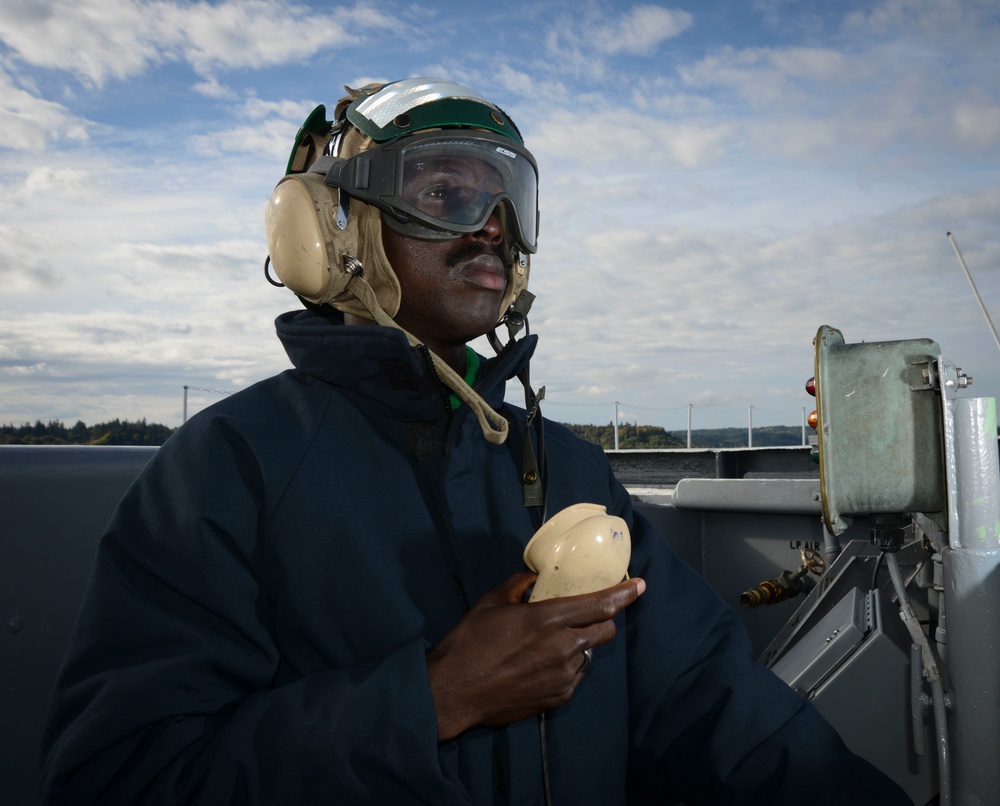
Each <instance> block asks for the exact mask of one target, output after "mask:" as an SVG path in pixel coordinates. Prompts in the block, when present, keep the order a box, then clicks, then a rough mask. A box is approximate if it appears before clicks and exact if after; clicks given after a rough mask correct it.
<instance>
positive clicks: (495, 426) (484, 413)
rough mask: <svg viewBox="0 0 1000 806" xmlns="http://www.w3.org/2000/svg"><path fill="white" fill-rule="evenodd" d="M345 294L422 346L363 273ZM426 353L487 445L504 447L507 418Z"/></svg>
mask: <svg viewBox="0 0 1000 806" xmlns="http://www.w3.org/2000/svg"><path fill="white" fill-rule="evenodd" d="M346 290H348V291H350V292H351V293H353V294H354V296H355V297H356V298H357V299H358V300H359V301H360V302H361V304H362V305H364V306H365V308H366V309H367V310H368V312H369V313H370V314H371V315H372V319H374V320H375V322H376V323H377V324H380V325H385V326H386V327H393V328H395V329H396V330H400V331H402V332H403V333H404V335H405V336H406V340H407V341H408V342H409V343H410V345H411V346H412V347H418V346H421V345H423V342H422V341H420V339H418V338H416V337H415V336H414V335H412V334H411V333H409V332H408V331H407V330H405V329H404V328H402V327H400V326H399V325H398V324H396V322H395V321H394V320H393V319H392V317H390V316H389V314H387V313H386V312H385V311H384V310H382V306H381V305H379V304H378V300H377V299H376V297H375V291H374V290H373V289H372V287H371V286H370V285H368V283H367V282H366V281H365V279H364V278H363V277H362V276H361V274H360V273H356V274H353V275H352V276H351V279H350V280H349V281H348V284H347V289H346ZM427 352H428V354H429V355H430V357H431V363H432V364H433V365H434V369H435V370H437V373H438V376H439V377H440V378H441V381H442V382H443V383H444V385H445V386H447V387H448V388H449V389H451V391H453V392H454V393H455V394H456V395H458V397H459V399H460V400H462V402H464V403H466V404H467V405H468V406H469V408H470V409H472V412H473V414H475V415H476V419H477V420H478V421H479V427H480V428H481V429H482V432H483V436H484V437H485V438H486V441H487V442H490V443H492V444H494V445H502V444H503V443H504V442H505V441H506V440H507V431H508V427H509V426H508V423H507V420H506V418H504V417H503V416H501V415H500V414H498V413H497V412H495V411H494V410H493V409H491V408H490V406H489V404H488V403H487V402H486V401H485V400H483V398H482V397H480V396H479V395H478V394H476V392H475V391H473V389H472V387H471V386H469V384H467V383H466V382H465V378H463V377H462V376H460V375H459V374H458V373H457V372H455V370H453V369H452V368H451V367H449V366H448V364H446V363H445V361H444V360H443V359H442V358H441V357H439V356H438V355H437V354H436V353H434V352H432V351H431V350H428V351H427Z"/></svg>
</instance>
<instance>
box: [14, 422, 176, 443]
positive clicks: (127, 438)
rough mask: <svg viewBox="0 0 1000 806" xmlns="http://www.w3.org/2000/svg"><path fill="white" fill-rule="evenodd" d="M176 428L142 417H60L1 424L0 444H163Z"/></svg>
mask: <svg viewBox="0 0 1000 806" xmlns="http://www.w3.org/2000/svg"><path fill="white" fill-rule="evenodd" d="M176 430H177V429H176V428H168V427H167V426H165V425H160V424H159V423H147V422H146V418H145V417H143V418H142V419H141V420H135V421H132V420H118V419H115V420H111V421H110V422H107V423H97V424H96V425H90V426H88V425H87V424H86V423H84V422H83V420H77V421H76V423H75V424H74V425H72V426H70V427H67V426H66V425H64V424H63V423H62V421H60V420H49V422H47V423H43V422H42V421H41V420H35V424H34V425H31V424H29V423H24V424H23V425H0V445H162V444H163V443H164V442H166V439H167V437H169V436H170V435H171V434H172V433H174V431H176Z"/></svg>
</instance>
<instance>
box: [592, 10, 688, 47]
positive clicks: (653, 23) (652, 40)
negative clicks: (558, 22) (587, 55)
mask: <svg viewBox="0 0 1000 806" xmlns="http://www.w3.org/2000/svg"><path fill="white" fill-rule="evenodd" d="M692 25H694V17H692V16H691V14H689V13H688V12H686V11H672V10H671V9H669V8H662V7H660V6H650V5H640V6H635V7H634V8H632V9H631V10H629V11H628V12H627V13H626V14H624V15H623V16H621V17H620V18H618V19H616V20H613V21H612V22H611V24H610V25H608V27H607V28H605V29H604V30H596V31H594V32H593V33H592V35H591V36H590V41H591V43H592V44H593V45H594V46H595V47H597V48H598V49H599V50H601V51H603V52H605V53H631V54H637V55H641V56H647V55H649V54H650V53H652V52H653V51H654V50H655V49H656V48H657V47H658V46H659V45H661V44H662V43H663V42H665V41H666V40H668V39H673V38H674V37H676V36H679V35H680V34H682V33H683V32H684V31H686V30H687V29H688V28H690V27H691V26H692Z"/></svg>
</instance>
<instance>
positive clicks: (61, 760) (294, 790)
mask: <svg viewBox="0 0 1000 806" xmlns="http://www.w3.org/2000/svg"><path fill="white" fill-rule="evenodd" d="M321 152H328V153H322V154H321ZM536 202H537V170H536V166H535V163H534V159H533V158H532V157H531V155H530V153H529V152H528V151H527V150H526V149H525V148H524V146H523V143H522V142H521V137H520V134H519V133H518V131H517V129H516V128H515V127H514V125H513V123H512V121H510V119H509V117H508V116H507V115H506V114H505V113H504V112H503V111H502V110H500V109H499V108H498V107H496V106H494V105H493V104H490V103H489V102H488V101H486V100H485V99H483V98H482V97H481V96H479V95H478V94H477V93H475V92H473V91H472V90H469V89H467V88H465V87H460V86H458V85H455V84H452V83H450V82H445V81H436V80H429V79H411V80H408V81H402V82H397V83H394V84H390V85H387V86H385V87H369V88H365V90H363V91H360V92H353V93H352V94H351V95H350V96H349V97H348V98H345V99H343V101H342V102H341V103H340V104H338V107H337V109H336V111H335V115H334V121H332V122H327V121H326V120H325V109H323V108H322V107H321V108H320V109H318V110H317V111H316V113H314V114H313V115H312V116H311V117H310V118H309V120H307V122H306V124H305V125H304V126H303V130H302V131H301V132H300V136H299V139H298V140H297V143H296V146H295V148H294V149H293V154H292V158H291V161H290V166H289V175H288V176H287V177H286V179H285V180H283V181H282V182H281V183H279V185H278V188H276V190H275V193H274V195H273V196H272V200H271V203H270V206H269V211H268V217H267V225H268V241H269V245H270V248H271V257H272V259H273V261H274V268H275V270H276V272H277V273H278V275H279V276H280V277H281V278H282V280H283V281H284V283H285V284H286V285H288V286H289V287H290V288H292V290H294V291H296V293H298V294H299V295H300V297H302V298H303V299H304V300H305V301H306V304H307V307H308V309H309V310H307V311H299V312H296V313H291V314H285V315H283V316H281V317H279V319H278V323H277V326H278V333H279V336H280V338H281V339H282V341H283V343H284V345H285V347H286V350H287V351H288V353H289V356H290V358H291V359H292V362H293V364H294V365H295V369H294V370H291V371H288V372H285V373H282V374H281V375H279V376H277V377H275V378H271V379H269V380H266V381H263V382H262V383H260V384H257V385H256V386H254V387H252V388H250V389H248V390H246V391H245V392H243V393H240V394H237V395H233V396H232V397H230V398H227V399H226V400H224V401H222V402H220V403H219V404H217V405H216V406H214V407H212V408H211V409H209V410H207V411H205V412H203V413H202V414H200V415H199V416H197V417H195V418H193V419H192V420H191V421H190V422H189V423H188V424H187V425H185V426H184V428H182V429H180V431H179V432H178V433H177V434H176V435H175V436H174V437H173V438H171V439H170V440H169V441H168V442H167V444H165V445H164V446H163V448H162V449H161V450H160V451H159V452H158V453H157V456H156V457H155V458H154V460H153V461H152V462H151V463H150V465H149V466H148V468H147V469H146V470H145V471H144V472H143V474H142V475H141V476H140V478H139V479H138V481H137V482H136V484H135V485H133V487H132V488H131V490H130V491H129V492H128V494H127V495H126V497H125V499H124V500H123V501H122V503H121V505H120V507H119V510H118V512H117V513H116V515H115V517H114V519H113V521H112V523H111V524H110V526H109V529H108V532H107V534H106V535H105V537H104V539H103V541H102V544H101V547H100V550H99V555H98V558H97V562H96V566H95V570H94V575H93V578H92V581H91V584H90V587H89V589H88V593H87V597H86V601H85V603H84V606H83V609H82V612H81V616H80V620H79V623H78V625H77V629H76V632H75V637H74V639H73V641H72V644H71V646H70V648H69V650H68V653H67V657H66V660H65V663H64V667H63V669H62V671H61V674H60V678H59V683H58V690H57V693H56V695H55V699H54V702H53V707H52V713H51V717H50V724H49V728H48V731H47V735H46V742H45V745H46V746H45V752H46V754H47V759H46V762H45V767H44V773H43V774H44V778H45V780H44V793H45V798H46V800H47V801H48V802H52V803H57V802H66V803H84V802H91V801H94V800H101V801H106V802H111V803H138V802H164V803H166V802H169V803H175V802H199V803H211V804H218V803H228V802H233V803H262V804H271V803H318V802H327V801H333V802H346V803H406V802H423V803H513V804H521V803H546V802H552V803H600V804H606V803H620V802H625V801H626V800H628V801H629V802H654V801H655V802H660V803H673V802H676V801H679V800H693V801H697V802H702V803H712V804H717V803H764V802H767V803H772V804H773V803H786V804H790V803H801V802H803V801H806V800H808V801H812V802H818V803H848V802H849V803H864V802H878V803H906V802H908V801H907V800H906V798H905V796H904V795H903V794H902V793H901V791H900V790H899V789H898V788H896V787H895V785H894V784H892V782H890V781H888V780H887V779H885V778H884V777H883V776H882V775H881V774H880V773H878V772H877V771H876V770H874V769H873V768H872V767H871V766H870V765H868V764H867V763H866V762H864V761H863V760H861V759H859V758H857V757H855V756H853V755H851V754H850V753H849V752H848V751H847V750H846V749H845V748H844V746H843V744H842V743H841V742H840V740H839V738H838V737H837V736H836V734H835V733H834V732H833V731H832V729H831V728H830V727H829V726H828V725H827V724H826V723H825V722H824V721H823V720H822V719H821V718H820V717H819V716H818V715H817V713H816V712H815V710H814V709H813V708H812V707H811V706H809V705H808V704H807V703H805V702H803V701H802V700H801V699H800V698H798V697H797V696H796V695H794V694H793V693H792V692H791V691H790V690H789V689H788V688H787V687H786V686H785V685H784V684H783V683H781V682H780V681H778V680H777V679H776V678H775V677H774V676H773V675H771V673H770V672H768V671H767V670H765V669H763V668H762V667H760V666H759V665H757V664H755V663H753V662H752V661H751V660H750V659H749V653H748V643H747V641H746V638H745V636H744V635H743V633H742V630H741V628H740V627H739V625H738V622H737V620H736V618H735V616H734V615H733V614H732V612H731V611H730V610H729V609H728V608H727V607H726V606H725V605H723V604H722V603H721V602H720V601H719V600H718V599H717V597H715V596H714V594H713V593H712V592H711V590H710V589H709V588H708V586H707V585H706V584H705V582H704V581H703V580H702V579H701V577H699V576H698V575H697V574H696V573H694V572H693V571H692V570H691V569H689V568H688V567H687V566H685V565H684V564H683V563H681V562H680V561H679V560H678V559H677V558H676V557H675V556H674V554H673V553H672V552H671V551H670V549H669V548H668V546H667V545H666V543H665V542H664V541H663V539H662V538H661V537H660V536H659V535H658V534H656V532H655V531H654V530H653V529H652V527H651V526H650V525H649V523H648V522H647V521H645V520H644V519H643V518H642V517H641V516H639V515H637V514H634V513H633V512H632V510H631V506H630V503H629V496H628V494H627V493H626V492H625V490H624V489H623V488H622V487H621V485H620V484H618V483H617V481H616V480H615V479H614V477H613V475H612V473H611V471H610V468H609V466H608V464H607V461H606V460H605V458H604V455H603V453H602V452H601V451H600V450H599V449H598V448H596V447H595V446H593V445H589V444H587V443H585V442H582V441H581V440H579V439H576V438H575V437H573V436H572V435H571V434H570V433H569V432H568V431H567V430H566V429H565V428H562V427H560V426H558V425H557V424H554V423H551V422H547V421H546V422H544V431H543V428H542V420H541V418H540V417H539V416H538V415H537V404H538V397H537V396H536V395H535V394H534V393H533V391H532V390H531V386H530V382H529V378H528V373H527V364H528V360H529V358H530V356H531V353H532V352H533V350H534V348H535V341H536V339H535V337H534V336H526V337H523V338H519V339H515V338H514V334H515V333H516V332H518V331H519V329H520V325H521V324H522V322H523V315H524V312H525V310H526V307H527V300H528V299H529V297H530V295H528V294H527V292H526V285H527V277H528V257H527V256H528V254H529V253H532V252H534V250H535V248H536V236H537V221H538V218H537V212H536V208H535V205H536ZM498 320H503V321H505V322H506V323H507V324H508V326H509V331H510V333H511V338H510V341H509V342H508V343H507V344H506V345H505V346H502V345H500V343H499V341H497V342H496V346H497V347H498V349H499V351H498V355H497V356H496V357H495V358H492V359H490V360H486V359H484V358H481V357H480V356H478V355H476V354H475V353H474V352H472V351H471V350H470V349H468V348H467V347H466V343H467V342H468V341H469V340H471V339H473V338H475V337H478V336H480V335H483V334H485V333H492V331H493V329H494V327H495V326H496V325H497V322H498ZM513 377H519V378H520V379H521V380H522V382H523V384H524V386H525V390H526V401H527V406H526V409H527V411H526V410H522V409H518V408H515V407H513V406H510V405H508V404H506V403H504V402H503V397H504V388H505V384H506V381H507V380H508V379H510V378H513ZM581 502H589V503H594V504H599V505H603V506H605V507H606V508H607V509H608V511H609V512H611V513H614V514H616V515H619V516H621V517H622V518H623V519H625V521H626V522H627V524H628V526H629V529H630V531H631V540H632V556H631V563H630V566H629V569H630V576H631V578H630V579H627V580H626V581H623V582H621V583H619V584H618V585H615V586H613V587H611V588H608V589H606V590H602V591H598V592H596V593H593V594H586V595H581V596H573V597H567V598H563V599H552V600H548V601H544V602H531V603H527V602H525V601H524V600H525V597H526V594H527V592H528V589H529V587H530V586H531V584H532V582H533V580H534V578H535V577H534V575H533V574H530V573H527V572H526V571H525V566H524V562H523V559H522V555H523V552H524V548H525V545H526V543H527V541H528V540H529V539H530V538H531V536H532V534H533V533H534V532H535V531H536V530H537V529H538V527H539V526H540V525H541V524H542V522H543V521H544V520H545V519H546V518H547V517H548V516H551V515H552V514H554V513H556V512H559V511H560V510H562V509H564V508H565V507H567V506H569V505H572V504H577V503H581Z"/></svg>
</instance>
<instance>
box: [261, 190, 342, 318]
mask: <svg viewBox="0 0 1000 806" xmlns="http://www.w3.org/2000/svg"><path fill="white" fill-rule="evenodd" d="M335 192H336V191H334V190H333V189H332V188H329V187H327V186H326V185H325V184H324V183H323V176H322V175H321V174H315V173H302V174H292V175H290V176H286V177H284V178H283V179H282V180H281V181H280V182H278V185H277V187H275V189H274V192H273V193H272V194H271V198H270V199H269V200H268V203H267V209H266V210H265V212H264V230H265V232H266V234H267V247H268V249H269V250H270V254H271V265H272V266H273V267H274V271H275V274H277V275H278V278H279V279H280V280H281V282H283V283H284V284H285V286H287V287H288V288H289V289H290V290H291V291H294V292H295V293H296V294H299V295H301V296H303V297H305V298H306V299H308V300H311V301H314V302H320V301H323V302H325V301H327V300H329V299H330V298H331V297H333V296H335V295H336V294H337V293H339V291H341V290H342V289H343V286H344V285H346V284H347V281H348V280H349V279H350V275H349V274H347V273H346V272H344V271H343V267H342V266H340V265H337V263H335V262H334V255H333V254H332V253H331V249H330V245H331V244H333V243H334V240H335V239H334V231H336V240H337V241H339V242H340V244H341V245H342V246H343V247H346V248H347V251H348V252H352V251H353V252H356V251H357V237H356V228H355V237H354V238H353V239H351V238H350V233H349V232H348V231H347V230H344V231H340V230H337V227H336V224H335V223H334V218H333V217H334V215H335V209H336V197H335V195H334V194H335ZM350 226H351V225H350V224H348V230H349V229H350ZM350 240H353V242H354V244H353V248H352V247H351V246H350V245H349V244H347V243H345V241H350ZM331 284H332V285H333V286H334V287H331Z"/></svg>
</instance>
